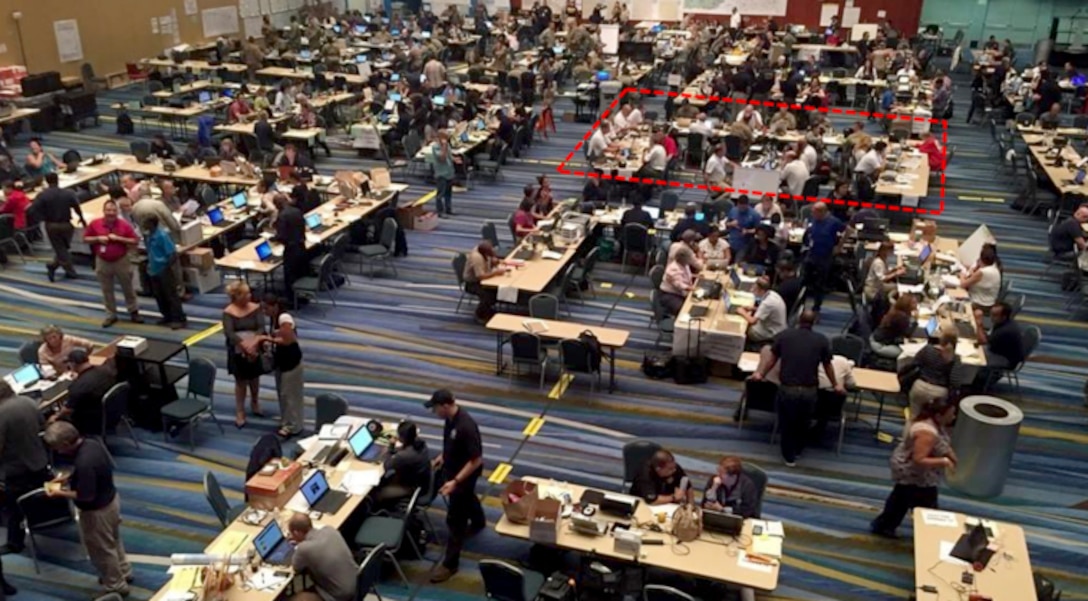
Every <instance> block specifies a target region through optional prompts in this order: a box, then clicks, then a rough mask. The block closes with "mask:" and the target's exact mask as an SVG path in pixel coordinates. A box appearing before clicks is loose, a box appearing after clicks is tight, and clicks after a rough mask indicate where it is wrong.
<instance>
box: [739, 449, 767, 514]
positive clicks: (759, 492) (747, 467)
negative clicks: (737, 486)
mask: <svg viewBox="0 0 1088 601" xmlns="http://www.w3.org/2000/svg"><path fill="white" fill-rule="evenodd" d="M740 471H741V472H742V473H743V474H744V475H746V476H748V478H749V479H750V480H751V481H752V484H755V485H756V512H755V515H754V516H752V517H755V518H759V517H760V516H762V515H763V494H764V493H765V492H767V472H765V471H763V469H762V468H760V467H759V466H758V465H756V464H754V463H752V462H750V461H745V462H743V463H742V464H741V467H740Z"/></svg>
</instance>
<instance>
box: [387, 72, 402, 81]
mask: <svg viewBox="0 0 1088 601" xmlns="http://www.w3.org/2000/svg"><path fill="white" fill-rule="evenodd" d="M389 81H391V82H393V83H397V82H398V81H400V73H394V74H392V75H390V76H389Z"/></svg>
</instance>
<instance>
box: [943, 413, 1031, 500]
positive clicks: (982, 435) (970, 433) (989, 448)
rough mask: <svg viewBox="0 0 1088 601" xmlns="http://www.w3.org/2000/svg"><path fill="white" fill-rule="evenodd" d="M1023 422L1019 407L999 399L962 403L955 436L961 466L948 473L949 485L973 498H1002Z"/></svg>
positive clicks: (955, 445) (1022, 414) (953, 442)
mask: <svg viewBox="0 0 1088 601" xmlns="http://www.w3.org/2000/svg"><path fill="white" fill-rule="evenodd" d="M1023 421H1024V412H1023V411H1021V410H1020V408H1019V407H1017V406H1016V405H1013V404H1012V403H1010V402H1008V401H1006V400H1003V399H999V398H997V397H992V396H969V397H967V398H965V399H963V400H962V401H960V407H959V417H957V418H956V427H955V429H954V430H953V432H952V448H953V449H955V450H956V455H957V456H958V458H959V464H957V465H956V469H955V471H952V472H949V473H948V477H947V479H948V485H949V486H951V487H952V488H954V489H956V490H958V491H960V492H962V493H964V494H966V495H970V496H972V497H981V498H989V497H996V496H997V495H1000V494H1001V491H1002V490H1003V489H1004V488H1005V479H1006V478H1007V477H1008V475H1009V466H1010V465H1011V464H1012V454H1013V451H1015V450H1016V439H1017V437H1018V436H1019V435H1020V424H1021V422H1023Z"/></svg>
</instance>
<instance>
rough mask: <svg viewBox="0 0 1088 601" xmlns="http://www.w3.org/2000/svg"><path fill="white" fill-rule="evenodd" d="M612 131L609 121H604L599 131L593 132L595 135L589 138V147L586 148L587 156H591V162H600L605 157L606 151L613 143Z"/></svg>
mask: <svg viewBox="0 0 1088 601" xmlns="http://www.w3.org/2000/svg"><path fill="white" fill-rule="evenodd" d="M611 131H612V126H611V125H609V124H608V122H607V121H602V122H601V126H600V127H598V128H597V131H595V132H593V135H592V136H590V137H589V146H588V147H587V148H586V154H587V155H588V156H589V160H590V161H597V160H600V159H601V157H603V156H604V151H605V150H606V149H607V148H608V145H609V144H611V143H612V138H611V136H610V135H609V133H610V132H611Z"/></svg>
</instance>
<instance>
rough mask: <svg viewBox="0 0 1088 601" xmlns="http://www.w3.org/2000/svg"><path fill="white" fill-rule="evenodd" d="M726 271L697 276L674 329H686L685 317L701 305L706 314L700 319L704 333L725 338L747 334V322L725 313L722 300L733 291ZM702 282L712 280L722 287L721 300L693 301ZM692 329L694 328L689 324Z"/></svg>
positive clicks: (703, 273)
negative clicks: (705, 309)
mask: <svg viewBox="0 0 1088 601" xmlns="http://www.w3.org/2000/svg"><path fill="white" fill-rule="evenodd" d="M728 274H729V272H728V271H710V270H706V271H704V272H702V273H700V274H699V275H698V276H697V279H696V282H695V287H694V288H692V291H691V293H689V294H688V297H687V299H686V300H685V301H684V306H683V307H681V308H680V314H679V315H678V316H677V319H676V329H677V330H680V329H685V330H686V329H688V326H689V321H688V319H687V316H689V315H691V309H692V307H694V306H696V305H701V306H704V307H707V313H706V315H704V316H703V317H702V329H703V332H704V333H711V334H722V335H727V336H740V337H741V338H743V337H745V336H747V334H748V321H747V320H745V319H744V318H743V317H741V316H740V315H737V314H736V313H731V312H728V311H726V309H725V303H724V302H723V299H725V298H726V296H727V295H728V294H729V292H730V291H731V290H732V289H733V280H732V278H730V277H729V275H728ZM703 280H714V281H717V282H718V283H720V284H721V285H722V290H723V292H722V298H720V299H712V300H702V301H697V300H696V299H695V290H697V289H698V288H699V282H700V281H703ZM691 323H692V325H691V327H692V328H696V326H695V325H693V322H691Z"/></svg>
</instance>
